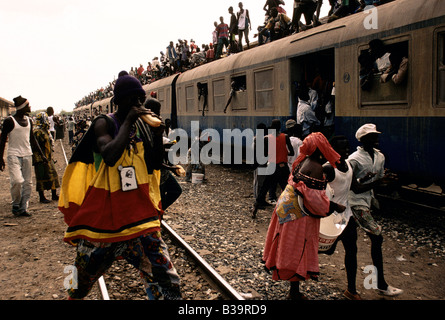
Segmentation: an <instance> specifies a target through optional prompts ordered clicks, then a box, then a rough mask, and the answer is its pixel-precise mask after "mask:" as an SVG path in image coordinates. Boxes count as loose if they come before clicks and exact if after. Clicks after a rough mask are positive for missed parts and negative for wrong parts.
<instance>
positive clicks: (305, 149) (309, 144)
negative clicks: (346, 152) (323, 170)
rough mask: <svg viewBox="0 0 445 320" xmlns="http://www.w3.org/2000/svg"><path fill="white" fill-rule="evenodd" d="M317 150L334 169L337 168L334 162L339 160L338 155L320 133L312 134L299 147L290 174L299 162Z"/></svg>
mask: <svg viewBox="0 0 445 320" xmlns="http://www.w3.org/2000/svg"><path fill="white" fill-rule="evenodd" d="M317 149H318V150H320V152H321V153H322V154H323V156H324V157H325V158H326V160H328V161H329V163H330V164H331V165H332V166H333V167H334V168H336V167H337V165H336V162H338V161H339V160H340V155H339V154H338V153H337V152H335V150H334V149H333V148H332V147H331V145H330V143H329V141H328V139H326V137H325V136H324V135H323V134H322V133H321V132H314V133H311V134H310V135H308V136H307V137H306V139H304V140H303V145H302V146H301V147H300V154H299V155H298V157H297V159H295V161H294V163H293V164H292V172H293V171H294V170H295V168H296V167H297V165H298V164H299V163H300V162H301V161H303V160H304V159H306V157H307V156H310V155H311V154H313V153H314V152H315V150H317Z"/></svg>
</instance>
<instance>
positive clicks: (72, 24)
mask: <svg viewBox="0 0 445 320" xmlns="http://www.w3.org/2000/svg"><path fill="white" fill-rule="evenodd" d="M238 2H239V1H238V0H230V1H228V0H164V1H148V0H125V1H117V0H13V1H11V0H0V48H1V51H0V97H2V98H4V99H7V100H9V101H12V100H13V98H15V97H16V96H18V95H22V96H23V97H25V98H27V99H28V100H29V101H30V104H31V108H32V110H38V109H46V108H47V107H48V106H52V107H53V108H54V109H55V110H56V113H58V112H60V111H61V110H65V111H71V110H72V109H73V108H74V103H75V102H77V101H78V100H80V99H81V98H83V97H84V96H86V95H88V94H89V93H90V92H92V91H95V90H96V89H99V88H100V87H105V86H106V85H107V84H108V83H109V82H110V81H112V80H113V79H114V78H115V77H116V76H117V74H118V73H119V72H120V71H121V70H127V71H129V70H130V68H131V67H136V66H139V64H142V65H143V67H144V68H145V67H146V66H147V62H148V61H151V60H152V59H153V57H155V56H159V52H160V51H164V52H165V48H166V47H167V45H168V44H169V42H170V40H172V41H174V43H176V42H178V41H177V40H178V38H181V39H186V40H188V41H190V39H194V40H195V42H196V44H197V45H198V46H201V44H203V43H210V42H211V40H212V31H213V29H214V27H213V22H214V21H218V22H219V17H220V16H223V17H224V21H225V22H226V23H228V22H229V21H230V16H229V13H228V8H229V7H230V6H233V7H234V12H235V13H236V12H237V11H238V10H239V8H238ZM242 2H243V4H244V8H245V9H248V10H249V13H250V18H251V20H252V31H251V33H250V35H249V38H250V40H251V41H253V40H255V39H254V38H253V34H254V33H256V28H257V26H258V25H260V24H262V23H263V21H264V11H263V6H264V3H265V2H266V1H265V0H244V1H242ZM285 2H286V4H285V6H284V8H285V9H286V11H287V13H288V15H289V16H290V17H292V7H293V0H285ZM328 10H329V2H328V1H324V4H323V8H322V14H321V16H322V17H323V16H326V13H327V11H328ZM303 21H304V19H303Z"/></svg>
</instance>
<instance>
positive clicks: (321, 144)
mask: <svg viewBox="0 0 445 320" xmlns="http://www.w3.org/2000/svg"><path fill="white" fill-rule="evenodd" d="M266 128H269V129H273V131H272V133H269V134H267V133H266V134H265V135H264V136H261V137H259V136H257V137H256V138H255V143H254V146H256V144H257V139H264V145H265V146H266V147H265V150H266V151H265V153H266V154H265V156H267V159H268V161H267V163H265V164H262V165H260V164H256V169H255V171H254V184H253V188H254V195H255V203H254V206H253V210H252V217H253V218H256V215H257V213H258V210H259V209H261V208H265V207H268V206H274V211H273V214H272V217H271V220H270V223H269V228H268V232H267V236H266V241H265V245H264V251H263V261H264V264H265V268H266V269H267V270H268V271H269V272H270V273H271V274H272V278H273V279H274V280H276V281H288V282H290V291H289V296H288V298H289V299H292V300H301V299H306V297H305V296H304V295H303V294H302V293H301V292H300V290H299V284H300V282H301V281H305V280H308V279H315V280H316V279H317V278H318V274H319V262H318V255H319V254H327V255H331V254H332V253H333V252H334V250H335V248H336V246H337V243H338V242H342V243H343V246H344V248H345V268H346V277H347V288H346V290H345V291H344V293H343V295H344V296H345V297H346V298H347V299H349V300H361V297H360V295H359V293H358V292H357V288H356V275H357V229H358V228H360V229H362V230H363V231H364V232H366V234H367V235H368V236H369V238H370V239H371V258H372V261H373V265H374V267H375V270H376V271H375V272H376V276H377V283H376V289H377V291H378V292H379V293H380V294H382V295H387V296H397V295H400V294H402V293H403V290H402V289H398V288H395V287H393V286H391V285H389V284H388V283H387V282H386V280H385V274H384V263H383V255H382V243H383V237H382V232H381V230H382V229H381V226H380V225H378V224H377V222H376V221H375V220H374V218H373V216H372V203H373V201H374V200H375V199H374V193H373V191H372V190H373V189H374V188H377V187H382V186H388V185H391V184H394V183H397V176H396V175H394V174H391V173H389V172H388V171H387V170H385V156H384V155H383V153H381V152H380V151H379V150H378V149H377V147H378V139H379V138H378V137H379V134H380V133H381V132H379V131H378V130H377V127H376V126H375V125H374V124H372V123H367V124H364V125H363V126H361V127H360V128H358V130H357V132H356V139H357V140H358V142H359V143H360V146H359V147H358V148H357V150H356V151H355V152H353V153H352V154H351V155H349V141H348V139H347V138H346V137H345V136H333V137H332V138H331V139H330V140H328V139H327V138H326V137H325V135H324V134H322V133H321V132H310V133H309V134H308V135H307V136H306V137H305V138H303V136H302V127H301V125H299V124H297V122H296V121H295V120H293V119H289V120H287V121H286V123H285V128H286V129H285V131H284V132H281V130H280V128H281V123H280V120H278V119H275V120H273V121H272V123H271V124H270V125H269V126H267V125H266V124H264V123H260V124H258V126H257V129H264V130H265V129H266ZM271 144H272V145H273V146H274V147H273V148H269V147H268V146H270V145H271ZM255 154H256V152H255ZM271 165H272V166H273V168H275V169H274V170H273V171H272V174H270V175H261V174H260V173H259V172H260V169H264V167H266V166H271ZM278 186H279V187H280V188H279V189H278ZM277 190H280V194H279V196H278V197H277V195H276V192H277ZM268 193H269V200H268V201H266V197H267V194H268ZM330 215H335V221H337V222H338V226H337V228H341V230H342V232H341V233H340V236H339V237H338V238H337V239H336V240H335V242H334V244H333V245H332V247H331V248H329V249H328V250H327V251H323V250H319V234H320V231H319V230H320V221H321V219H323V218H326V217H328V216H330Z"/></svg>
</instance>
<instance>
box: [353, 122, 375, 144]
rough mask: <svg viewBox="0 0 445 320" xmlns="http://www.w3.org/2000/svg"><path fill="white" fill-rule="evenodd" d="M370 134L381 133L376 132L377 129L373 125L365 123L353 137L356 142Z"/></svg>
mask: <svg viewBox="0 0 445 320" xmlns="http://www.w3.org/2000/svg"><path fill="white" fill-rule="evenodd" d="M370 133H381V132H379V131H377V127H376V125H375V124H373V123H367V124H364V125H362V126H361V127H360V128H359V129H358V130H357V132H356V133H355V137H356V138H357V140H358V141H360V139H361V138H362V137H364V136H366V135H367V134H370Z"/></svg>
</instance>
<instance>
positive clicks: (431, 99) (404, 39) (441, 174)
mask: <svg viewBox="0 0 445 320" xmlns="http://www.w3.org/2000/svg"><path fill="white" fill-rule="evenodd" d="M373 39H380V40H382V41H383V42H384V44H385V45H386V47H387V48H388V50H392V49H397V50H399V51H401V52H403V54H404V55H405V57H407V58H408V61H409V62H408V76H407V79H406V80H405V81H404V82H403V83H402V84H399V85H395V84H394V83H392V82H391V81H389V82H386V83H381V82H380V74H375V75H374V76H373V77H371V78H370V79H369V81H370V83H371V85H372V86H371V89H370V90H363V89H362V88H361V86H360V80H359V78H360V67H361V65H360V63H359V56H360V55H361V54H362V53H365V52H366V51H368V50H369V45H368V44H369V42H370V41H371V40H373ZM320 77H321V79H322V82H321V83H323V85H324V89H325V90H328V91H329V92H331V89H332V87H333V86H334V85H335V99H334V100H335V134H341V135H346V136H347V137H348V138H349V141H350V143H351V147H352V150H351V152H352V151H354V150H355V147H356V146H357V145H358V142H357V141H356V139H355V132H356V131H357V129H358V128H359V127H360V126H361V125H362V124H365V123H369V122H371V123H375V124H376V125H377V129H378V130H379V131H381V132H382V134H381V135H380V148H381V150H382V152H383V153H384V154H385V156H386V167H387V168H389V169H390V170H391V171H393V172H396V173H398V174H399V176H400V177H401V178H403V182H405V183H416V184H418V185H419V186H422V185H428V184H430V183H432V182H435V183H436V184H438V185H440V186H442V189H444V187H445V169H444V166H443V165H442V162H443V159H444V158H445V148H443V146H444V141H445V131H444V129H443V128H442V127H441V126H442V125H444V124H445V1H443V0H429V1H427V2H425V1H417V0H396V1H394V2H391V3H388V4H385V5H382V6H379V7H376V8H373V9H371V11H366V12H361V13H356V14H354V15H350V16H348V17H345V18H342V19H339V20H336V21H334V22H332V23H327V24H323V25H321V26H318V27H316V28H313V29H309V30H306V31H304V32H300V33H298V34H295V35H292V36H288V37H286V38H283V39H280V40H276V41H273V42H271V43H267V44H265V45H262V46H259V47H256V48H253V49H250V50H246V51H243V52H241V53H238V54H235V55H231V56H228V57H226V58H223V59H219V60H217V61H214V62H211V63H207V64H204V65H202V66H200V67H196V68H194V69H191V70H188V71H186V72H184V73H182V74H177V75H173V76H170V77H168V78H164V79H161V80H159V81H156V82H153V83H151V84H149V85H146V86H144V89H145V90H146V92H147V93H150V92H153V91H154V92H156V93H157V96H158V99H159V100H160V101H161V103H162V109H161V110H162V115H163V117H164V118H171V120H172V124H173V127H178V128H182V129H184V130H186V131H188V132H190V129H191V121H199V125H200V128H201V129H206V128H213V129H216V130H218V132H220V133H221V134H222V131H223V129H235V128H238V129H240V130H244V129H247V128H250V129H255V128H256V126H257V124H258V123H260V122H263V123H265V124H267V125H268V124H270V123H271V121H272V119H274V118H278V119H280V120H282V124H283V128H284V123H285V121H286V120H287V119H290V118H293V119H295V115H296V110H297V105H298V97H297V92H298V86H297V84H301V83H308V82H309V83H314V80H316V79H320ZM198 83H199V84H200V85H201V86H204V88H205V89H206V91H207V92H208V95H207V107H206V109H205V110H204V114H203V110H202V108H203V105H204V98H203V97H201V98H199V92H198ZM231 84H235V87H236V93H235V94H234V96H233V99H232V101H231V103H230V105H229V106H228V108H227V112H226V113H224V109H225V106H226V103H227V101H228V99H229V96H230V92H231V88H232V87H231ZM325 102H326V101H325ZM107 103H108V106H109V111H111V110H112V105H110V101H108V102H107V101H101V102H97V103H95V104H93V106H90V109H91V107H94V106H95V105H99V104H100V105H102V107H104V106H105V105H107Z"/></svg>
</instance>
